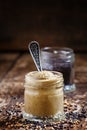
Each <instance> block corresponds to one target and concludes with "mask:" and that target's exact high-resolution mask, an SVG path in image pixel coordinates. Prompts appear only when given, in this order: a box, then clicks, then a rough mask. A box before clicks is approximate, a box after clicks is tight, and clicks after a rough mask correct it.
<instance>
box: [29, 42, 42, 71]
mask: <svg viewBox="0 0 87 130" xmlns="http://www.w3.org/2000/svg"><path fill="white" fill-rule="evenodd" d="M28 48H29V51H30V54H31V56H32V58H33V60H34V63H35V65H36V67H37V70H38V71H42V68H41V63H40V47H39V43H38V42H36V41H32V42H30V43H29V46H28Z"/></svg>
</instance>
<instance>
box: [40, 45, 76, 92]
mask: <svg viewBox="0 0 87 130" xmlns="http://www.w3.org/2000/svg"><path fill="white" fill-rule="evenodd" d="M41 63H42V69H43V70H51V71H59V72H61V73H62V74H63V77H64V92H72V91H74V90H75V89H76V87H75V84H74V63H75V54H74V52H73V50H72V49H71V48H58V47H45V48H42V49H41Z"/></svg>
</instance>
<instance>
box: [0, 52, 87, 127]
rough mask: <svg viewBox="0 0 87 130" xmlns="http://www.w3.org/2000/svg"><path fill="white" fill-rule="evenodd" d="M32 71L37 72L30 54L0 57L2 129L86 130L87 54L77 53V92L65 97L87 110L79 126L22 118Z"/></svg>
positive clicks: (0, 119) (0, 122)
mask: <svg viewBox="0 0 87 130" xmlns="http://www.w3.org/2000/svg"><path fill="white" fill-rule="evenodd" d="M32 70H36V67H35V65H34V63H33V61H32V58H31V56H30V55H29V54H27V53H26V54H25V53H1V54H0V130H8V129H9V130H15V129H16V130H17V129H18V130H19V129H20V130H25V129H30V130H34V129H35V130H59V129H61V130H62V129H64V130H87V54H84V53H79V54H78V53H76V64H75V83H76V88H77V89H76V91H75V92H72V93H69V94H65V102H67V103H68V101H69V103H71V102H74V103H75V104H76V105H77V104H78V105H80V106H81V107H83V108H85V117H82V118H81V120H80V121H77V126H72V122H70V123H71V124H70V125H69V127H67V128H63V126H59V123H57V124H44V123H43V124H40V123H39V124H38V123H37V124H34V123H31V122H28V121H25V120H24V119H23V118H22V112H21V111H22V110H21V108H22V106H23V96H24V87H23V83H24V76H25V74H26V73H28V72H29V71H32ZM83 108H82V109H83ZM68 123H69V122H68Z"/></svg>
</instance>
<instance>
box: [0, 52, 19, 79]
mask: <svg viewBox="0 0 87 130" xmlns="http://www.w3.org/2000/svg"><path fill="white" fill-rule="evenodd" d="M17 57H18V54H12V53H6V54H4V53H1V54H0V81H1V80H2V78H3V77H4V76H5V75H6V73H7V72H8V71H9V69H10V68H11V66H12V65H13V63H14V61H15V60H16V59H17Z"/></svg>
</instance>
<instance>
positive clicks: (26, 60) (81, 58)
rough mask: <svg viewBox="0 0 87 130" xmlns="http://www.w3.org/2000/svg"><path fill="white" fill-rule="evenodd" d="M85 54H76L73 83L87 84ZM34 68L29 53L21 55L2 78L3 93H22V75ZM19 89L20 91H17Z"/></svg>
mask: <svg viewBox="0 0 87 130" xmlns="http://www.w3.org/2000/svg"><path fill="white" fill-rule="evenodd" d="M86 57H87V55H85V54H76V66H75V83H78V84H81V83H83V84H87V79H86V77H87V61H86ZM33 70H36V67H35V65H34V63H33V60H32V58H31V56H30V55H29V54H24V55H22V56H21V57H20V58H19V59H18V60H17V62H16V64H15V65H14V67H13V68H12V69H11V71H9V73H8V75H6V77H5V78H4V79H3V81H2V83H1V86H2V87H3V88H4V89H3V91H4V90H5V91H4V92H5V93H8V92H9V94H13V93H16V92H17V93H18V92H19V93H20V92H22V93H23V90H24V88H23V83H24V76H25V74H26V73H28V72H29V71H33ZM19 90H20V91H19Z"/></svg>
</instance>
